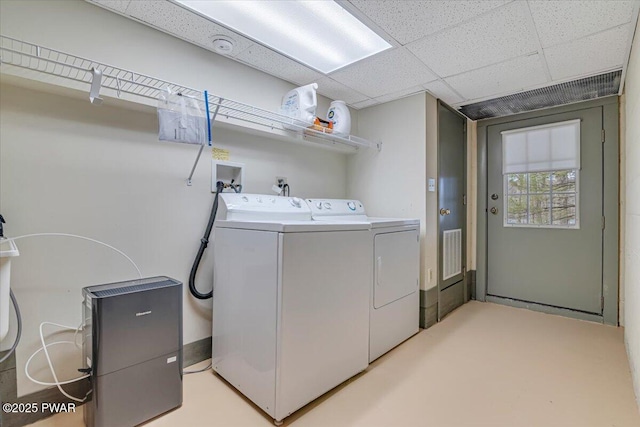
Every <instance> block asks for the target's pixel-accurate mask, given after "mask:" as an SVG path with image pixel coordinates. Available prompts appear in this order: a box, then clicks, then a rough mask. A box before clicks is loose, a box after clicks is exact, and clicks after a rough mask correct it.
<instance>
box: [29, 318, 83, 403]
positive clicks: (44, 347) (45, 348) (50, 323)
mask: <svg viewBox="0 0 640 427" xmlns="http://www.w3.org/2000/svg"><path fill="white" fill-rule="evenodd" d="M44 325H51V326H57V327H59V328H61V329H67V330H70V331H75V333H74V340H73V341H56V342H52V343H49V344H47V343H46V341H45V339H44ZM81 327H82V325H80V326H78V327H77V328H74V327H72V326H65V325H60V324H59V323H53V322H42V323H41V324H40V342H41V343H42V347H40V348H39V349H38V350H36V351H35V353H33V354H32V355H31V357H29V359H28V360H27V363H25V365H24V373H25V375H26V376H27V378H29V379H30V380H31V381H33V382H34V383H36V384H40V385H47V386H50V385H55V386H57V387H58V390H60V393H62V394H63V395H65V396H66V397H68V398H69V399H71V400H74V401H76V402H81V403H82V402H84V401H85V400H86V399H87V398H86V397H85V398H84V399H78V398H77V397H73V396H71V395H70V394H68V393H67V392H65V391H64V390H63V389H62V386H63V385H65V384H71V383H74V382H76V381H80V380H83V379H85V378H88V377H89V376H90V375H89V374H86V375H83V376H81V377H78V378H74V379H71V380H67V381H60V380H58V375H57V374H56V370H55V369H54V368H53V362H51V357H50V356H49V350H47V348H48V347H50V346H54V345H59V344H74V345H75V346H76V347H77V346H78V344H77V342H76V340H75V337H76V334H77V333H78V331H79V330H80V328H81ZM41 351H44V355H45V357H46V358H47V363H48V364H49V370H50V371H51V375H53V379H54V381H55V382H53V383H47V382H43V381H38V380H36V379H35V378H33V377H32V376H31V375H30V374H29V365H30V363H31V360H32V359H33V358H34V357H35V355H36V354H38V353H40V352H41Z"/></svg>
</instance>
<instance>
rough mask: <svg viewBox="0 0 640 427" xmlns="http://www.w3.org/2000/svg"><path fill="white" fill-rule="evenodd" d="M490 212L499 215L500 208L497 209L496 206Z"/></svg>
mask: <svg viewBox="0 0 640 427" xmlns="http://www.w3.org/2000/svg"><path fill="white" fill-rule="evenodd" d="M489 212H491V213H492V214H494V215H498V208H496V207H495V206H494V207H492V208H491V209H489Z"/></svg>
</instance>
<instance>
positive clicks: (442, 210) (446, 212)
mask: <svg viewBox="0 0 640 427" xmlns="http://www.w3.org/2000/svg"><path fill="white" fill-rule="evenodd" d="M450 213H451V211H450V210H449V209H445V208H442V209H440V215H442V216H445V215H449V214H450Z"/></svg>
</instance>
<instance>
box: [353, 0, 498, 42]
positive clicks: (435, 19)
mask: <svg viewBox="0 0 640 427" xmlns="http://www.w3.org/2000/svg"><path fill="white" fill-rule="evenodd" d="M350 3H352V4H353V5H354V6H355V7H357V8H358V9H359V10H360V11H361V12H363V13H364V14H365V15H367V16H368V17H369V18H371V19H372V20H373V21H374V22H375V23H376V24H377V25H379V26H380V28H382V29H383V30H385V31H386V32H387V33H388V34H389V35H390V36H392V37H393V38H394V39H396V40H397V41H398V42H399V43H401V44H407V43H410V42H412V41H414V40H418V39H421V38H423V37H424V36H427V35H429V34H432V33H435V32H436V31H440V30H442V29H444V28H447V27H450V26H452V25H456V24H458V23H460V22H463V21H465V20H467V19H469V18H472V17H474V16H477V15H480V14H481V13H484V12H486V11H488V10H491V9H494V8H496V7H498V6H502V5H503V4H505V3H508V1H442V0H437V1H388V0H385V1H372V0H350Z"/></svg>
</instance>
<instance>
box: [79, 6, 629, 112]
mask: <svg viewBox="0 0 640 427" xmlns="http://www.w3.org/2000/svg"><path fill="white" fill-rule="evenodd" d="M87 1H88V2H90V3H92V4H97V5H99V6H101V7H104V8H106V9H109V10H111V11H114V12H116V13H119V14H122V15H123V16H126V17H128V18H131V19H135V20H137V21H139V22H142V23H144V24H146V25H149V26H152V27H154V28H156V29H159V30H161V31H164V32H167V33H169V34H172V35H174V36H176V37H179V38H182V39H184V40H186V41H188V42H191V43H194V44H197V45H198V46H201V47H203V48H205V49H208V50H213V44H212V42H213V40H214V39H215V37H216V36H217V35H223V36H226V37H229V38H231V39H232V40H233V41H234V43H235V48H234V51H233V52H232V54H231V55H230V57H231V59H233V60H236V61H239V62H242V63H244V64H246V65H249V66H251V67H254V68H257V69H259V70H262V71H264V72H266V73H268V74H271V75H274V76H276V77H279V78H282V79H284V80H287V81H290V82H292V83H294V84H297V85H303V84H307V83H311V82H318V84H319V88H318V92H319V93H321V94H323V95H325V96H327V97H329V98H331V99H343V100H344V101H345V102H347V104H349V105H350V106H352V107H354V108H364V107H368V106H371V105H376V104H379V103H383V102H387V101H390V100H394V99H397V98H401V97H404V96H407V95H410V94H413V93H416V92H423V91H429V92H430V93H432V94H433V95H434V96H436V97H438V98H440V99H442V100H444V101H445V102H447V103H449V104H451V105H453V106H454V107H460V106H462V105H468V104H475V103H478V102H482V101H485V100H488V99H494V98H499V97H504V96H507V95H511V94H514V93H518V92H524V91H531V90H534V89H537V88H540V87H544V86H552V85H554V84H559V83H563V82H566V81H569V80H578V79H581V78H586V77H589V76H593V75H598V74H603V73H608V72H613V71H619V70H623V68H624V67H625V66H626V63H627V61H628V56H629V52H630V46H631V40H632V37H633V30H634V28H635V22H636V20H637V16H638V10H639V8H640V0H620V1H607V0H582V1H581V0H575V1H573V0H571V1H547V0H527V1H525V0H517V1H509V0H467V1H441V0H430V1H427V0H337V2H338V3H339V4H341V5H342V6H343V7H344V8H345V9H347V11H349V12H350V13H352V14H353V15H354V16H356V18H358V19H360V20H361V21H362V22H363V23H365V24H366V25H368V26H369V27H370V28H372V29H373V30H374V31H376V32H377V33H378V34H379V35H381V36H382V37H383V38H384V39H385V40H387V41H388V42H389V43H390V44H392V45H393V48H392V49H389V50H387V51H384V52H382V53H379V54H377V55H374V56H371V57H369V58H366V59H364V60H362V61H359V62H356V63H354V64H351V65H349V66H347V67H344V68H341V69H339V70H337V71H335V72H332V73H329V74H328V75H323V74H321V73H318V72H317V71H315V70H312V69H310V68H308V67H306V66H304V65H302V64H300V63H298V62H296V61H294V60H292V59H290V58H287V57H286V56H284V55H281V54H279V53H277V52H275V51H273V50H271V49H269V48H267V47H264V46H262V45H261V44H259V43H256V42H254V41H253V40H250V39H248V38H246V37H244V36H242V35H240V34H237V33H235V32H233V31H231V30H229V29H227V28H225V27H224V26H222V25H219V24H217V23H215V22H212V21H211V20H209V19H206V18H204V17H202V16H200V15H197V14H195V13H192V12H190V11H188V10H186V9H184V8H182V7H180V6H179V5H177V4H176V3H174V2H173V1H171V0H156V1H144V0H134V1H126V0H125V1H110V0H87ZM622 77H624V73H623V74H622Z"/></svg>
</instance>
